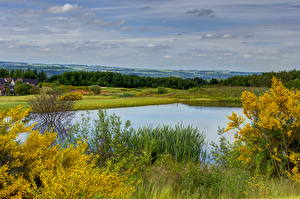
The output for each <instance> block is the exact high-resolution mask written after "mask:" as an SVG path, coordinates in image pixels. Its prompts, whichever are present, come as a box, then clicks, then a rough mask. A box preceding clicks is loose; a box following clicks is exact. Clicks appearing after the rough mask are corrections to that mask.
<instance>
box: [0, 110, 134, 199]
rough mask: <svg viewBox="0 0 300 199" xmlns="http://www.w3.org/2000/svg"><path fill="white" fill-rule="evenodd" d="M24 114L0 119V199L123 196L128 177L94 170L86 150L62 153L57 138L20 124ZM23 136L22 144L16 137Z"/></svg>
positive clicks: (78, 147)
mask: <svg viewBox="0 0 300 199" xmlns="http://www.w3.org/2000/svg"><path fill="white" fill-rule="evenodd" d="M28 113H29V111H28V110H22V109H21V107H17V108H14V109H12V110H10V111H7V112H2V113H1V114H0V128H1V131H0V198H95V196H98V197H112V196H121V195H127V194H130V193H132V192H133V190H134V189H133V187H132V186H131V185H129V184H127V183H126V179H127V178H126V177H125V176H121V175H119V174H118V173H115V172H112V171H110V172H109V171H107V170H106V169H105V168H97V167H95V157H94V156H93V155H88V154H86V148H87V145H86V144H85V143H77V145H76V147H75V146H72V145H69V146H68V147H67V148H62V147H60V146H59V145H57V144H55V142H56V134H55V133H49V132H44V134H40V133H39V132H38V131H36V130H33V127H34V126H28V125H27V124H26V123H25V122H23V120H24V117H26V116H27V115H28ZM22 133H26V134H27V135H28V137H27V139H26V140H25V141H24V142H22V141H20V140H19V139H20V138H19V136H20V134H22Z"/></svg>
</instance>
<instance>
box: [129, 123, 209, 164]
mask: <svg viewBox="0 0 300 199" xmlns="http://www.w3.org/2000/svg"><path fill="white" fill-rule="evenodd" d="M126 144H127V146H128V147H129V148H131V149H133V150H136V151H142V150H144V149H148V150H150V151H151V155H152V158H153V159H156V158H157V157H158V155H160V154H170V155H171V156H172V157H174V158H175V160H176V161H179V162H184V161H199V160H205V156H206V145H205V137H204V135H203V134H202V133H200V132H199V131H198V129H196V128H193V127H192V126H184V125H183V124H177V125H175V126H174V127H172V126H168V125H164V126H157V127H151V126H147V127H143V128H139V129H138V130H137V131H130V134H128V135H127V136H126Z"/></svg>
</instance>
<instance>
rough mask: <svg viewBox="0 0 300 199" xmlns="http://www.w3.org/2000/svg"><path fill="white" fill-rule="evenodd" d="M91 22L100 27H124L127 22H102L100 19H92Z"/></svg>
mask: <svg viewBox="0 0 300 199" xmlns="http://www.w3.org/2000/svg"><path fill="white" fill-rule="evenodd" d="M91 22H92V23H94V24H97V25H101V26H121V25H124V24H126V23H127V21H126V20H124V19H122V20H119V21H113V22H108V21H104V20H102V19H94V20H93V21H91Z"/></svg>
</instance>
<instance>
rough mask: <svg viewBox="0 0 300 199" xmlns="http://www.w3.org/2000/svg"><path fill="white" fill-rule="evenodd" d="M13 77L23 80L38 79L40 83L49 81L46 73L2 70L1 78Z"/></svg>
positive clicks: (0, 71)
mask: <svg viewBox="0 0 300 199" xmlns="http://www.w3.org/2000/svg"><path fill="white" fill-rule="evenodd" d="M5 77H11V78H23V79H36V80H38V81H39V82H44V81H47V79H48V77H47V74H46V73H45V72H44V71H37V70H30V69H27V70H7V69H3V68H2V69H0V78H5Z"/></svg>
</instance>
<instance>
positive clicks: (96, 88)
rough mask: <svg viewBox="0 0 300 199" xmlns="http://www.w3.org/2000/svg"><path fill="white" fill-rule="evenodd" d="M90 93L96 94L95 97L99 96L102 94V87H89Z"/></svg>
mask: <svg viewBox="0 0 300 199" xmlns="http://www.w3.org/2000/svg"><path fill="white" fill-rule="evenodd" d="M89 91H90V92H92V93H94V95H99V94H100V93H101V86H98V85H92V86H89Z"/></svg>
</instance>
